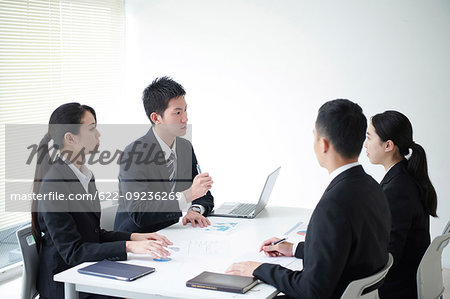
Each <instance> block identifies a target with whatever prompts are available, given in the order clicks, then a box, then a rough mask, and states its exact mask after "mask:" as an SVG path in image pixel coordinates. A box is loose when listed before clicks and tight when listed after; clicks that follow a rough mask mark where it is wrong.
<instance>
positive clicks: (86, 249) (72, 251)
mask: <svg viewBox="0 0 450 299" xmlns="http://www.w3.org/2000/svg"><path fill="white" fill-rule="evenodd" d="M41 217H42V219H43V221H44V223H45V226H46V233H47V234H48V235H49V236H48V237H49V238H50V239H51V241H52V243H53V244H54V246H55V248H56V250H57V251H58V253H59V254H60V255H61V257H62V258H63V260H64V262H65V263H66V264H68V265H78V264H80V263H83V262H92V261H101V260H103V259H109V260H126V259H127V253H126V248H125V241H115V242H108V243H92V242H83V240H82V239H81V236H80V234H79V233H78V231H77V225H76V223H75V221H74V219H73V218H72V216H71V215H70V213H65V212H48V213H42V216H41ZM46 237H47V236H46Z"/></svg>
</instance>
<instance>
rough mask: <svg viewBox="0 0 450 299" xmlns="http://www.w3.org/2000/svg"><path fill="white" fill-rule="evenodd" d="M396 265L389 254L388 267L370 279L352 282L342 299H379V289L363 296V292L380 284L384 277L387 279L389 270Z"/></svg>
mask: <svg viewBox="0 0 450 299" xmlns="http://www.w3.org/2000/svg"><path fill="white" fill-rule="evenodd" d="M393 263H394V258H393V257H392V254H390V253H389V259H388V262H387V264H386V266H385V267H384V268H383V269H381V271H379V272H378V273H376V274H374V275H371V276H369V277H365V278H361V279H358V280H354V281H352V282H351V283H350V284H349V285H348V286H347V288H346V289H345V291H344V293H343V294H342V296H341V299H355V298H361V299H378V298H379V297H378V289H375V290H372V291H371V292H369V293H367V294H364V295H362V293H363V291H364V290H365V289H367V288H369V287H371V286H373V285H375V284H377V283H378V282H380V281H381V280H382V279H383V278H384V277H386V274H387V273H388V271H389V269H390V268H391V267H392V264H393Z"/></svg>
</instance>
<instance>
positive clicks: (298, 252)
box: [294, 242, 305, 259]
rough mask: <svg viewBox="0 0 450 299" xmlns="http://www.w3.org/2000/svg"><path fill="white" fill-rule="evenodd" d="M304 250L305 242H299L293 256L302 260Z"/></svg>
mask: <svg viewBox="0 0 450 299" xmlns="http://www.w3.org/2000/svg"><path fill="white" fill-rule="evenodd" d="M304 249H305V242H299V243H298V245H297V248H296V249H295V254H294V256H295V257H296V258H298V259H303V257H304Z"/></svg>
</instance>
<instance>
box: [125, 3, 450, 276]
mask: <svg viewBox="0 0 450 299" xmlns="http://www.w3.org/2000/svg"><path fill="white" fill-rule="evenodd" d="M125 3H126V53H127V56H126V62H125V65H126V89H125V94H124V97H125V99H124V101H126V107H120V111H121V112H123V114H122V115H123V117H122V118H121V119H120V120H119V122H124V123H147V122H148V120H147V119H146V116H145V113H144V110H143V107H142V104H141V102H140V98H141V93H142V90H143V89H144V88H145V86H146V85H147V84H148V83H149V82H150V81H151V80H153V79H154V78H155V77H157V76H162V75H169V76H172V77H173V78H174V79H175V80H177V81H178V82H180V83H181V84H182V85H183V86H184V87H185V89H186V91H187V97H186V99H187V101H188V111H189V119H190V123H192V125H193V144H194V147H195V150H196V153H197V156H198V158H199V163H200V164H201V166H202V169H203V170H204V171H209V172H210V173H211V175H212V176H213V179H214V180H215V185H214V188H213V190H212V192H213V194H214V195H215V197H216V200H217V201H218V202H222V201H226V200H228V201H230V200H245V201H252V202H255V201H256V200H257V198H258V196H259V192H260V190H261V188H262V185H263V183H264V180H265V176H266V175H267V174H268V173H269V171H271V170H273V169H275V167H276V166H278V165H281V166H282V167H283V169H282V172H281V174H280V177H279V179H278V182H277V185H276V187H275V189H274V193H273V196H272V199H271V204H272V205H288V206H298V207H310V208H313V207H314V206H315V205H316V203H317V201H318V200H319V198H320V196H321V194H322V192H323V190H324V188H325V187H326V185H327V184H328V181H327V172H326V171H325V170H324V169H321V168H320V167H319V166H318V164H317V162H316V160H315V157H314V153H313V150H312V141H313V139H312V137H313V135H312V129H313V125H314V120H315V117H316V113H317V109H318V108H319V107H320V105H322V104H323V103H324V102H325V101H327V100H331V99H335V98H348V99H351V100H353V101H356V102H357V103H359V104H360V105H361V107H362V108H363V109H364V111H365V114H366V116H367V117H370V116H372V115H373V114H375V113H379V112H382V111H384V110H386V109H396V110H399V111H401V112H403V113H405V114H406V115H407V116H408V117H409V118H410V120H411V122H412V123H413V126H414V129H415V132H414V135H415V137H414V138H415V141H416V142H417V143H420V144H422V145H423V146H424V147H425V150H426V151H427V154H428V162H429V172H430V176H431V179H432V181H433V183H434V185H435V187H436V190H437V192H438V196H439V208H438V214H439V216H440V217H439V219H432V222H431V232H432V235H433V236H435V235H437V234H439V233H441V231H442V229H443V227H444V226H445V223H446V222H447V221H448V219H450V203H449V202H450V201H449V199H450V187H449V184H448V182H449V177H450V176H449V175H450V162H449V160H448V159H447V157H448V152H449V150H450V145H449V142H448V137H449V133H448V132H449V128H450V127H449V125H448V121H447V114H448V112H449V111H450V101H449V98H450V87H449V86H450V82H449V78H450V58H449V53H450V2H449V1H447V0H440V1H437V0H436V1H425V0H423V1H406V0H398V1H390V0H383V1H349V0H346V1H328V2H326V3H325V2H322V1H321V2H317V1H313V2H312V1H298V0H285V1H275V0H272V1H268V0H265V1H261V0H247V1H242V0H230V1H211V0H205V1H200V0H190V1H185V0H165V1H156V0H155V1H150V0H126V2H125ZM124 106H125V105H124ZM360 161H361V162H362V164H363V165H364V167H365V169H366V171H367V172H368V173H370V174H372V175H373V176H374V177H375V178H376V179H377V180H381V178H382V176H383V175H384V171H383V169H382V167H381V166H372V165H370V164H369V162H368V159H367V157H366V156H365V154H362V156H361V158H360ZM445 265H446V266H447V267H449V266H450V250H447V252H446V256H445Z"/></svg>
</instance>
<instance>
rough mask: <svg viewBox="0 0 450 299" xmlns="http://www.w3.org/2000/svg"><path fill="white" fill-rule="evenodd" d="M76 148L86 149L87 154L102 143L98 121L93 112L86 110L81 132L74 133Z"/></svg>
mask: <svg viewBox="0 0 450 299" xmlns="http://www.w3.org/2000/svg"><path fill="white" fill-rule="evenodd" d="M73 138H74V141H75V144H74V147H75V150H76V151H77V152H80V151H82V150H84V153H85V154H89V153H90V152H92V151H93V150H94V149H95V147H96V146H98V145H100V132H99V131H98V130H97V123H96V122H95V118H94V116H93V115H92V113H91V112H89V111H86V112H84V114H83V116H82V117H81V126H80V132H79V133H78V134H77V135H73Z"/></svg>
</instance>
